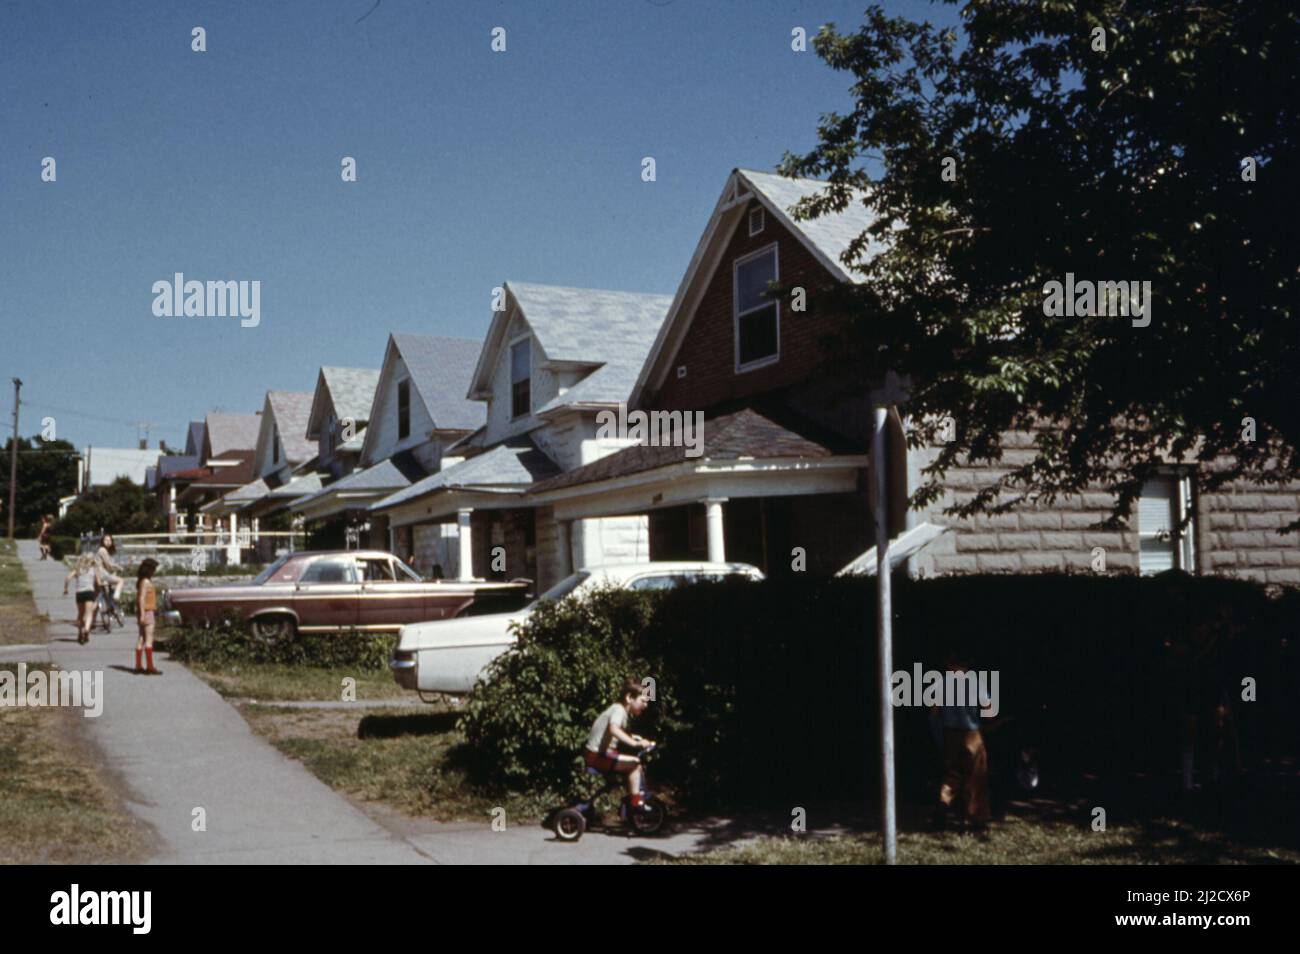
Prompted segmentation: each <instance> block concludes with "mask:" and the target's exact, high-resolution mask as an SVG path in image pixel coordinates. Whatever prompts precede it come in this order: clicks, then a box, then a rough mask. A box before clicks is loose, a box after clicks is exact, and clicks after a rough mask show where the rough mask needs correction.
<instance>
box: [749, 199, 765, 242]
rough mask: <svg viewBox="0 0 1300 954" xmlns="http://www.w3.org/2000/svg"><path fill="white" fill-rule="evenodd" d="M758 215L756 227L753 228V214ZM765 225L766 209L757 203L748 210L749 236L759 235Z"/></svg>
mask: <svg viewBox="0 0 1300 954" xmlns="http://www.w3.org/2000/svg"><path fill="white" fill-rule="evenodd" d="M755 215H757V216H758V228H754V216H755ZM766 226H767V210H766V209H764V208H763V207H762V206H761V205H757V206H755V207H754V208H752V209H750V210H749V237H750V238H753V237H754V236H755V235H760V234H761V233H762V231H763V229H764V228H766Z"/></svg>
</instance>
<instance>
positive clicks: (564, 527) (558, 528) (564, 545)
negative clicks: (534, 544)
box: [555, 520, 573, 579]
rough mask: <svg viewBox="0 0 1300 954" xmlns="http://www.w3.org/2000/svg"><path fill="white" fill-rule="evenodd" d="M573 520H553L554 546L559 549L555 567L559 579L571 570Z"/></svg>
mask: <svg viewBox="0 0 1300 954" xmlns="http://www.w3.org/2000/svg"><path fill="white" fill-rule="evenodd" d="M572 527H573V522H572V521H570V520H557V521H556V522H555V532H556V541H557V542H556V548H557V549H558V550H559V557H560V565H559V566H558V567H557V568H556V569H557V570H558V572H559V575H560V579H563V578H564V577H566V576H568V575H569V574H570V573H572V572H573V535H572Z"/></svg>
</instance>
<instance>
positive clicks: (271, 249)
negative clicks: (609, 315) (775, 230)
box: [0, 0, 952, 447]
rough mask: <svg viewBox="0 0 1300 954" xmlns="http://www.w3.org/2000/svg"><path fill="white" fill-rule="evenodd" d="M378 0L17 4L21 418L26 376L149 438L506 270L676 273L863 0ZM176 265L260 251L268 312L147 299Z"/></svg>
mask: <svg viewBox="0 0 1300 954" xmlns="http://www.w3.org/2000/svg"><path fill="white" fill-rule="evenodd" d="M892 6H893V7H894V8H896V9H897V10H898V11H899V12H903V13H908V14H914V15H920V16H923V15H926V14H927V13H931V12H932V13H933V15H934V16H936V17H938V18H943V19H945V20H947V19H951V15H952V14H951V11H950V10H949V9H946V8H939V9H934V8H932V7H931V6H930V5H929V4H928V3H925V2H919V0H918V2H899V3H895V4H892ZM372 7H374V0H347V2H343V0H320V2H283V3H280V2H277V3H265V2H223V3H212V2H209V3H190V2H176V0H168V2H129V0H114V2H112V3H104V2H79V3H74V2H60V3H36V2H22V3H16V2H12V0H6V2H5V3H4V5H3V6H2V7H0V181H2V182H3V188H0V221H2V222H3V228H2V229H0V331H2V334H0V375H3V380H2V381H0V395H3V396H0V411H3V413H4V419H3V420H4V427H5V433H6V434H7V432H8V431H7V428H8V422H9V413H10V408H11V402H10V397H11V394H12V389H11V387H10V386H9V381H8V379H9V378H10V377H13V376H18V377H21V378H22V379H23V381H24V393H23V397H24V404H25V406H24V409H23V415H24V417H23V426H22V432H23V433H24V434H25V435H30V434H32V433H35V432H36V431H37V430H38V428H39V421H40V418H41V417H43V416H45V415H46V414H49V415H51V416H53V417H55V418H56V420H57V423H58V431H59V436H60V437H63V438H66V439H69V440H72V441H73V442H74V443H75V444H76V445H78V446H85V445H86V444H93V445H96V446H119V447H120V446H133V445H134V442H135V439H136V429H135V427H134V426H133V425H132V423H131V422H135V421H149V422H153V423H154V425H155V426H154V427H153V429H152V432H151V443H152V444H154V445H156V443H157V441H158V439H159V438H162V439H165V440H167V441H168V442H169V443H170V444H173V445H175V444H179V443H181V442H182V441H183V438H184V433H185V430H184V429H185V423H186V421H188V420H190V419H193V418H199V417H202V415H203V414H204V412H206V411H207V410H210V409H223V410H230V411H247V412H252V411H255V410H258V409H260V407H261V405H262V399H263V395H264V394H265V392H266V390H267V389H277V390H310V389H311V388H312V387H313V385H314V382H315V377H316V371H317V369H318V368H319V366H320V365H322V364H338V365H356V366H370V367H378V365H379V362H380V360H381V359H382V356H383V349H384V343H385V339H386V336H387V333H388V332H389V331H413V332H423V333H429V334H445V335H458V336H466V337H474V338H478V337H481V336H482V334H483V333H484V331H485V330H486V328H487V325H488V320H489V317H490V294H491V289H492V287H493V286H495V285H499V284H500V283H501V282H502V281H504V280H516V281H534V282H548V283H554V284H562V285H578V286H591V287H598V288H617V289H626V290H629V291H646V292H659V293H671V292H673V291H674V290H675V289H676V286H677V282H678V281H679V279H680V278H681V275H682V273H683V271H684V270H685V267H686V264H687V261H688V260H689V258H690V255H691V252H692V251H693V249H694V247H695V243H696V241H697V240H698V238H699V235H700V232H701V231H702V229H703V227H704V225H705V223H706V221H707V219H708V215H709V212H710V211H711V209H712V206H713V203H714V202H715V201H716V200H717V197H718V195H719V193H720V191H721V189H722V186H723V184H724V182H725V179H726V176H727V173H728V172H729V170H730V169H732V168H733V167H735V166H742V167H750V168H758V169H770V168H772V167H773V166H774V165H775V163H776V162H777V161H778V160H779V159H780V157H781V155H782V154H783V152H784V151H785V150H787V149H791V150H796V151H798V150H803V149H807V148H808V147H810V146H811V145H812V144H813V142H814V141H815V129H816V122H817V118H818V116H819V115H820V114H821V113H823V112H825V111H828V110H832V109H837V108H845V107H847V106H848V105H849V97H848V86H849V79H850V78H849V77H848V76H847V75H845V74H836V73H833V72H832V71H831V70H829V69H827V68H826V67H825V65H824V64H823V63H822V62H821V61H820V60H819V59H818V58H817V57H816V54H814V53H813V52H812V51H811V50H810V51H809V52H807V53H802V54H796V53H793V52H792V51H791V49H790V31H791V29H792V28H794V27H796V26H802V27H805V28H806V29H807V30H808V33H809V35H810V36H811V35H812V34H814V33H815V31H816V29H817V27H818V26H819V25H820V24H822V23H824V22H828V21H834V22H836V23H837V24H838V25H839V26H840V27H841V28H850V27H853V28H856V26H857V25H858V24H859V23H860V22H861V11H862V9H863V8H864V7H865V3H864V2H861V0H857V2H831V0H825V2H804V3H793V2H763V0H757V2H744V3H733V2H723V0H714V2H687V0H676V2H664V0H593V2H576V0H575V2H555V3H541V2H532V0H530V2H524V0H515V2H500V3H490V2H482V3H477V2H476V3H469V2H463V3H450V2H448V3H433V2H423V3H421V2H414V0H381V2H380V3H379V5H378V7H377V8H374V9H373V12H369V14H368V15H367V12H368V11H371V9H372ZM358 19H360V22H357V21H358ZM195 26H202V27H204V28H205V29H206V31H207V46H208V50H207V52H206V53H195V52H193V51H191V49H190V42H191V40H190V31H191V29H192V28H193V27H195ZM497 26H501V27H505V29H506V30H507V51H506V52H505V53H494V52H492V50H491V48H490V40H491V36H490V32H491V30H492V28H493V27H497ZM45 156H53V157H54V158H55V159H56V160H57V163H58V167H57V168H58V181H57V182H56V183H52V184H51V183H43V182H41V181H40V171H41V161H42V159H43V157H45ZM343 156H353V157H355V158H356V160H357V164H358V179H359V181H358V182H356V183H350V184H349V183H344V182H343V181H341V178H340V160H341V159H342V157H343ZM643 156H653V157H654V158H655V160H656V163H657V174H658V181H656V182H654V183H646V182H643V181H641V177H640V172H641V165H640V163H641V158H642V157H643ZM178 271H179V272H184V273H185V275H186V277H187V278H195V279H200V280H207V279H223V280H224V279H243V280H259V281H260V282H261V283H262V289H261V295H262V297H261V313H262V317H261V324H260V326H259V327H257V328H250V329H242V328H240V327H239V323H238V321H237V320H235V319H220V318H216V319H212V318H206V319H200V318H170V319H169V318H157V317H155V316H154V315H153V313H152V310H151V306H152V302H153V294H152V292H151V290H150V289H151V286H152V285H153V283H154V282H155V281H158V280H161V279H168V280H169V279H170V278H171V276H172V275H173V273H175V272H178ZM27 402H30V404H28V403H27Z"/></svg>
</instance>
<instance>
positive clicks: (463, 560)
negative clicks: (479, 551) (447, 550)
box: [456, 507, 474, 580]
mask: <svg viewBox="0 0 1300 954" xmlns="http://www.w3.org/2000/svg"><path fill="white" fill-rule="evenodd" d="M473 512H474V510H473V508H470V507H466V508H464V509H461V510H457V511H456V526H457V542H458V543H459V544H460V569H459V571H458V572H457V574H456V578H457V579H458V580H472V579H474V539H473V533H472V531H471V529H470V525H469V518H470V514H472V513H473Z"/></svg>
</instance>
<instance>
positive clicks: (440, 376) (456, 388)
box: [367, 334, 483, 431]
mask: <svg viewBox="0 0 1300 954" xmlns="http://www.w3.org/2000/svg"><path fill="white" fill-rule="evenodd" d="M393 343H394V344H395V345H396V346H397V350H398V352H399V353H400V354H401V355H402V360H403V361H405V362H406V369H407V371H409V372H410V374H411V382H412V383H413V384H414V385H415V389H416V391H418V392H419V395H420V398H421V399H422V400H423V401H424V406H425V407H426V408H427V409H428V411H429V416H430V417H432V418H433V424H434V426H435V427H439V428H445V429H447V430H466V431H471V430H473V429H474V428H476V427H478V426H479V425H480V424H481V423H483V405H482V404H480V403H479V402H477V401H471V400H469V399H468V398H466V397H465V392H466V391H468V390H469V383H470V378H471V377H472V376H473V374H474V368H475V366H476V365H477V364H478V356H479V352H480V351H481V350H482V348H483V343H482V342H481V341H478V340H477V339H474V338H444V337H441V336H439V335H410V334H394V335H393ZM367 413H369V412H368V411H367Z"/></svg>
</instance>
